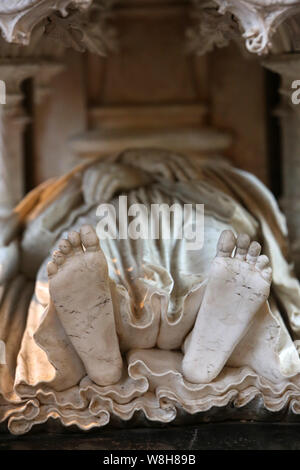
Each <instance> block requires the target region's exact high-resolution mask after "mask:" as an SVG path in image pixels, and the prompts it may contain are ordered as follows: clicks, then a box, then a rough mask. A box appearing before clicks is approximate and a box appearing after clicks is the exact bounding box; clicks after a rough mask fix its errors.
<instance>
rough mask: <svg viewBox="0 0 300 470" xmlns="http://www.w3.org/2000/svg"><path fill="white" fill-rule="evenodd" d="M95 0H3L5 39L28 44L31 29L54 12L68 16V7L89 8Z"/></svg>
mask: <svg viewBox="0 0 300 470" xmlns="http://www.w3.org/2000/svg"><path fill="white" fill-rule="evenodd" d="M92 1H93V0H1V2H0V29H1V31H2V35H3V37H4V39H5V40H6V41H8V42H15V43H19V44H23V45H27V44H28V43H29V41H30V35H31V31H32V30H33V28H34V27H35V25H37V24H38V23H40V22H41V21H42V20H44V19H45V18H47V17H48V16H50V15H51V14H52V13H54V12H60V14H61V15H62V16H67V14H68V11H67V9H68V8H69V7H70V8H71V7H72V8H74V9H79V10H84V9H87V8H88V7H89V6H90V5H91V3H92Z"/></svg>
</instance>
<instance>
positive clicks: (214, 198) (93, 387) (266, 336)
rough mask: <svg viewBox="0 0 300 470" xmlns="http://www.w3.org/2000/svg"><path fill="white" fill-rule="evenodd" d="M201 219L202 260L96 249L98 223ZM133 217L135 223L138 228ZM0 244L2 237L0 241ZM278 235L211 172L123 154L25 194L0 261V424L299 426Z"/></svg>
mask: <svg viewBox="0 0 300 470" xmlns="http://www.w3.org/2000/svg"><path fill="white" fill-rule="evenodd" d="M120 194H122V195H126V196H127V198H128V205H132V204H135V203H143V204H144V205H145V206H146V207H150V206H151V204H156V203H164V204H168V205H169V206H170V205H172V204H174V203H176V204H178V205H179V206H180V205H183V204H185V203H192V204H198V203H199V204H200V203H201V204H204V207H205V217H204V244H203V247H202V249H199V250H196V251H193V252H192V251H189V250H187V249H186V245H185V240H179V239H177V238H176V236H175V235H176V231H177V230H179V228H180V227H179V225H180V224H176V223H174V224H173V225H172V233H171V238H170V239H158V240H154V239H151V238H149V239H147V240H133V239H119V238H118V237H117V238H115V239H110V238H107V239H106V240H101V241H100V244H99V239H98V237H97V234H96V231H95V229H96V227H97V224H98V222H99V217H98V216H97V207H98V206H99V204H100V203H109V202H110V203H112V204H113V205H114V206H115V207H116V208H117V207H118V204H119V195H120ZM145 217H146V216H145ZM3 229H4V228H3ZM286 236H287V231H286V226H285V220H284V217H283V216H282V214H281V213H280V211H279V209H278V206H277V204H276V202H275V199H274V198H273V196H272V195H271V193H270V192H269V191H268V190H267V189H266V188H265V187H264V186H263V185H262V183H260V182H259V181H258V180H257V179H256V178H255V177H254V176H252V175H250V174H248V173H246V172H244V171H241V170H237V169H235V168H233V167H232V166H231V165H229V164H228V163H227V162H225V161H223V160H221V159H213V158H210V159H209V160H206V159H201V158H199V159H193V160H191V159H190V158H188V157H183V156H181V155H177V154H174V153H172V152H167V151H159V150H151V149H145V150H128V151H125V152H123V153H121V154H119V155H115V156H112V157H108V158H105V159H101V160H93V161H89V162H87V163H85V164H82V165H81V166H80V167H77V168H76V169H75V170H73V171H72V172H71V173H69V174H67V175H65V176H64V177H62V178H59V179H57V180H51V181H49V182H46V183H44V184H43V185H41V186H39V187H38V188H36V189H35V190H34V191H33V192H31V193H29V194H28V195H27V196H26V198H25V199H24V200H23V201H22V202H21V203H20V204H19V205H18V206H17V207H16V209H15V211H14V214H13V217H11V218H10V219H8V220H7V221H6V224H5V237H3V238H5V239H4V241H3V242H2V247H1V248H0V259H1V263H2V270H1V305H0V339H1V341H2V344H4V345H5V361H2V362H3V363H2V364H1V365H0V393H1V395H0V396H1V398H0V421H6V420H7V422H8V428H9V430H10V431H11V432H12V433H14V434H22V433H25V432H28V431H29V430H30V429H31V428H32V426H33V425H35V424H39V423H44V422H46V421H47V420H48V419H49V418H55V419H59V420H60V421H61V422H62V424H64V425H66V426H69V425H71V424H76V425H77V426H78V427H79V428H81V429H83V430H87V429H91V428H93V427H100V426H104V425H106V424H107V423H108V422H109V421H110V420H111V419H112V418H113V417H117V418H118V419H121V420H123V421H128V420H129V419H131V418H132V417H133V416H134V414H135V413H137V412H142V413H143V414H144V416H145V417H146V418H147V419H148V420H151V421H157V422H163V423H168V422H171V421H173V420H174V419H175V417H176V415H177V414H181V413H186V414H196V413H199V412H206V411H208V410H211V409H213V408H214V407H219V408H222V407H226V405H228V404H233V406H235V407H236V408H242V407H244V406H245V405H248V404H251V403H252V402H253V400H254V399H255V398H259V399H260V403H261V404H260V406H261V407H262V408H263V409H266V410H268V411H270V412H277V411H279V410H283V409H288V410H290V412H291V413H294V414H298V413H299V412H300V407H299V405H300V375H299V373H300V360H299V353H298V349H297V348H298V344H299V342H298V341H299V340H298V337H299V332H300V319H299V312H300V289H299V282H298V280H297V279H296V278H295V277H294V275H293V272H292V266H291V264H290V263H289V262H288V261H287V256H288V250H287V242H286Z"/></svg>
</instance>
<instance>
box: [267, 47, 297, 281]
mask: <svg viewBox="0 0 300 470" xmlns="http://www.w3.org/2000/svg"><path fill="white" fill-rule="evenodd" d="M263 65H264V66H266V67H267V68H269V69H270V70H272V71H273V72H276V73H278V74H280V76H281V87H280V94H281V105H280V107H279V109H278V111H277V114H278V116H279V117H280V121H281V130H282V154H283V197H282V201H281V203H282V207H283V210H284V213H285V215H286V218H287V223H288V228H289V234H290V240H291V251H292V253H291V254H292V258H293V260H294V261H295V267H296V272H297V274H298V275H300V104H299V105H296V104H293V102H292V93H293V92H294V91H295V89H293V88H292V83H293V81H294V80H300V54H298V53H287V54H281V55H278V56H273V57H270V58H269V59H267V60H266V61H264V63H263Z"/></svg>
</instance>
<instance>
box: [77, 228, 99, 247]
mask: <svg viewBox="0 0 300 470" xmlns="http://www.w3.org/2000/svg"><path fill="white" fill-rule="evenodd" d="M80 236H81V240H82V243H83V245H84V247H85V248H86V250H88V251H97V250H99V239H98V237H97V234H96V232H95V230H94V229H93V227H92V226H91V225H83V226H82V227H81V229H80Z"/></svg>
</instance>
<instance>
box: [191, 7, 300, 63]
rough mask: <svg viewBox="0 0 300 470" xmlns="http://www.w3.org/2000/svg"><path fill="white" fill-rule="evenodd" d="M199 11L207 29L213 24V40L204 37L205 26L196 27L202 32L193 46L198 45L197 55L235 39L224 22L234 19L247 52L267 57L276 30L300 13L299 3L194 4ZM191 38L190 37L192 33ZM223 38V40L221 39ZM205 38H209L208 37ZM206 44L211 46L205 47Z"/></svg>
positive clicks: (194, 40) (230, 29) (195, 31)
mask: <svg viewBox="0 0 300 470" xmlns="http://www.w3.org/2000/svg"><path fill="white" fill-rule="evenodd" d="M194 3H195V4H196V9H197V10H198V14H197V16H198V17H200V22H203V21H204V22H205V23H206V25H207V26H206V29H207V28H209V24H210V23H211V25H212V27H211V28H210V30H211V36H210V37H208V36H207V35H203V26H201V25H200V26H199V25H198V26H197V28H198V31H199V36H198V41H196V39H195V36H196V35H197V29H194V35H193V42H194V44H196V43H198V45H199V48H197V52H198V53H202V51H203V52H206V50H208V49H211V46H212V44H214V45H216V46H218V45H223V44H226V42H227V41H228V40H229V39H230V36H232V28H230V26H229V27H228V28H226V27H225V26H224V21H225V22H228V21H230V22H231V21H232V17H233V18H234V19H235V20H236V21H237V22H238V24H239V26H240V29H241V31H242V35H243V37H244V38H245V44H246V48H247V49H248V51H250V52H254V53H257V54H266V53H268V52H269V50H270V47H271V38H272V35H273V34H274V32H275V31H276V28H277V27H278V26H279V25H280V24H281V23H282V22H283V21H284V20H285V19H286V18H287V17H289V16H292V15H294V14H296V13H298V12H299V11H300V0H213V2H203V1H202V0H200V1H199V0H197V1H196V2H194ZM213 6H215V7H216V6H217V7H218V13H219V14H221V15H225V16H223V17H222V16H221V15H220V20H219V25H220V27H218V25H216V17H215V12H216V10H215V9H214V8H212V7H213ZM199 10H200V11H201V10H202V11H206V12H209V16H211V19H209V18H208V17H205V16H203V17H202V18H201V15H200V14H199ZM189 35H191V33H189ZM220 35H221V36H222V38H220ZM205 36H206V37H205ZM207 41H208V42H209V44H208V46H206V44H207Z"/></svg>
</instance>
